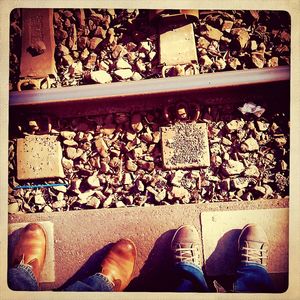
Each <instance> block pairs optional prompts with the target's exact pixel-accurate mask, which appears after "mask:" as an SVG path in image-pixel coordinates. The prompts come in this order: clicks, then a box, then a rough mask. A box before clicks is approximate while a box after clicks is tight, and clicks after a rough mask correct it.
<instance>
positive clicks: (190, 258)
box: [171, 225, 209, 292]
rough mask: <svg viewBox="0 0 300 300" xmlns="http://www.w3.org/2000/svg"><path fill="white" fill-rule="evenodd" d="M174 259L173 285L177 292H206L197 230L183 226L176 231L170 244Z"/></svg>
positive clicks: (189, 226)
mask: <svg viewBox="0 0 300 300" xmlns="http://www.w3.org/2000/svg"><path fill="white" fill-rule="evenodd" d="M171 249H172V252H173V259H174V272H173V273H174V274H175V279H174V285H175V291H177V292H208V291H209V290H208V287H207V284H206V281H205V278H204V275H203V272H202V270H201V267H202V265H203V257H202V251H201V240H200V237H199V234H198V232H197V229H196V228H195V227H194V226H191V225H184V226H181V227H179V228H178V229H177V231H176V232H175V234H174V237H173V239H172V242H171Z"/></svg>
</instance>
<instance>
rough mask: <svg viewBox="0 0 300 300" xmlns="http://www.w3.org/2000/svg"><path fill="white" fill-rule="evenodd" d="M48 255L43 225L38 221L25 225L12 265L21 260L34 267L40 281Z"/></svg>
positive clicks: (36, 276) (33, 269)
mask: <svg viewBox="0 0 300 300" xmlns="http://www.w3.org/2000/svg"><path fill="white" fill-rule="evenodd" d="M45 256H46V233H45V231H44V229H43V227H42V226H41V225H39V224H36V223H31V224H28V225H26V226H25V228H24V229H23V230H22V232H21V233H20V238H19V240H18V242H17V243H16V245H15V248H14V252H13V255H12V265H13V266H16V265H18V264H20V263H21V262H22V263H23V264H28V265H30V266H31V267H32V272H33V274H34V276H35V278H36V280H37V282H39V279H40V273H41V271H42V269H43V266H44V263H45Z"/></svg>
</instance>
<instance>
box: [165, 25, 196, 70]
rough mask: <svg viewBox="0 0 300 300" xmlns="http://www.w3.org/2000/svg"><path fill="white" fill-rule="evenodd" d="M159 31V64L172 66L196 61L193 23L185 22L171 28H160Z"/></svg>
mask: <svg viewBox="0 0 300 300" xmlns="http://www.w3.org/2000/svg"><path fill="white" fill-rule="evenodd" d="M175 24H176V23H175ZM160 31H161V33H160V39H159V43H160V63H161V64H166V65H168V66H173V65H177V64H187V63H191V62H197V61H198V57H197V50H196V44H195V37H194V30H193V24H187V25H184V26H181V27H177V28H174V29H173V30H170V29H168V28H161V30H160Z"/></svg>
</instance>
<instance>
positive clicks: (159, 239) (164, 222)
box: [9, 198, 288, 292]
mask: <svg viewBox="0 0 300 300" xmlns="http://www.w3.org/2000/svg"><path fill="white" fill-rule="evenodd" d="M284 207H288V199H287V198H286V199H277V200H274V201H270V200H256V201H249V202H247V201H242V202H228V203H215V204H214V203H208V204H189V205H167V206H159V207H158V206H156V207H133V208H119V209H117V208H116V209H98V210H84V211H70V212H57V213H41V214H14V215H10V216H9V223H20V222H42V221H51V222H53V224H54V248H55V282H54V283H43V284H42V285H41V288H42V290H50V289H61V288H63V287H65V286H66V285H68V284H70V283H72V282H73V281H75V280H78V279H82V278H84V277H86V276H88V275H92V274H93V273H95V272H97V270H98V268H99V264H100V261H101V260H102V258H103V257H104V255H105V253H106V252H107V250H108V249H109V247H110V246H111V245H112V243H114V242H116V241H117V240H119V239H120V238H122V237H127V238H130V239H131V240H133V241H134V242H135V244H136V246H137V250H138V257H137V264H136V268H135V272H134V274H133V280H132V281H131V283H130V285H129V287H128V288H127V290H128V291H154V292H155V291H171V289H170V288H169V286H171V282H168V279H169V278H170V270H171V257H170V242H171V239H172V236H173V234H174V232H175V230H176V229H177V228H178V227H179V226H181V225H182V224H192V225H194V226H195V227H196V228H197V230H198V231H199V233H200V231H201V227H200V214H201V213H203V212H205V211H212V212H215V211H220V215H221V216H222V215H223V214H224V216H226V214H227V213H228V210H230V211H234V210H239V211H238V212H236V213H237V214H240V213H241V211H240V210H248V211H245V212H242V213H244V214H245V215H247V214H249V216H253V215H254V214H253V213H252V212H251V211H250V210H252V209H259V210H260V209H270V208H284ZM221 211H222V212H221ZM256 213H257V212H255V214H256ZM206 216H207V217H205V218H207V219H208V216H209V215H206ZM211 216H212V215H211ZM216 216H217V215H216ZM283 216H284V218H286V215H285V214H278V215H277V216H276V218H277V219H274V218H272V217H268V218H267V219H266V220H267V221H266V223H267V224H275V223H277V222H282V221H281V220H279V219H278V218H282V217H283ZM220 218H221V217H220ZM224 218H226V217H224ZM228 218H230V219H232V222H233V223H232V226H233V229H236V228H239V227H237V223H236V222H234V219H233V218H232V217H231V216H229V217H228ZM216 220H217V219H216ZM220 220H221V219H220ZM284 220H286V219H284ZM217 224H218V225H216V226H215V227H216V228H215V230H216V233H219V234H222V230H224V229H225V230H226V228H225V227H224V228H222V230H220V229H217V227H218V226H223V225H222V224H221V223H217ZM202 225H203V226H209V225H207V222H204V224H202ZM270 226H271V225H270ZM228 227H229V224H228ZM210 228H211V226H210ZM202 230H204V232H205V230H206V229H205V228H202ZM213 236H214V239H215V238H216V236H217V234H213ZM211 243H213V242H211ZM206 251H207V250H206ZM210 251H212V249H211V250H210ZM207 253H208V252H207ZM277 259H279V260H280V261H281V260H282V259H283V257H282V256H279V257H278V256H277ZM281 263H283V264H286V263H287V262H286V258H284V260H283V262H281ZM281 263H280V264H281ZM276 270H277V269H276ZM282 270H286V268H283V267H282Z"/></svg>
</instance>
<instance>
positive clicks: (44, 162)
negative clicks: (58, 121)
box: [17, 135, 65, 180]
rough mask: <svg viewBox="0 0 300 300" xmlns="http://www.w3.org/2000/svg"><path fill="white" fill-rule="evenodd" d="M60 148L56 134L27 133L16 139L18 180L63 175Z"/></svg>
mask: <svg viewBox="0 0 300 300" xmlns="http://www.w3.org/2000/svg"><path fill="white" fill-rule="evenodd" d="M61 160H62V148H61V145H60V143H59V142H58V141H57V137H56V136H50V135H29V136H26V137H25V138H21V139H18V140H17V177H18V179H19V180H27V179H41V178H52V177H65V175H64V171H63V167H62V164H61Z"/></svg>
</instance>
